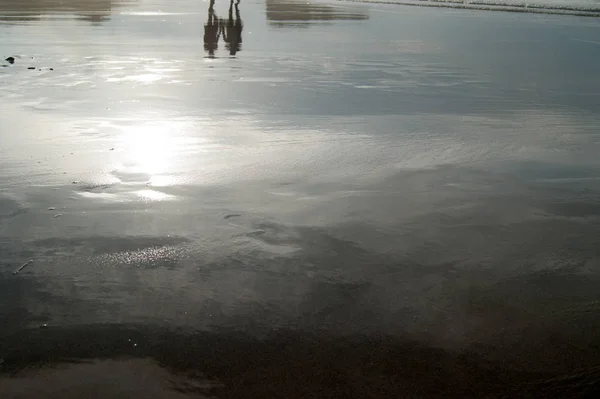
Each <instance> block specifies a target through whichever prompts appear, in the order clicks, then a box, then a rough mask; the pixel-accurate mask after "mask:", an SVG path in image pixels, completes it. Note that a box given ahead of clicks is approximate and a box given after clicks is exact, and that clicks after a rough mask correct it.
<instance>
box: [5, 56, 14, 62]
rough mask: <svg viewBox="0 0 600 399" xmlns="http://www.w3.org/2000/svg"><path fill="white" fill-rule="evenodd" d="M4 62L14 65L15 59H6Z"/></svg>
mask: <svg viewBox="0 0 600 399" xmlns="http://www.w3.org/2000/svg"><path fill="white" fill-rule="evenodd" d="M4 61H8V63H9V64H14V63H15V57H8V58H7V59H5V60H4Z"/></svg>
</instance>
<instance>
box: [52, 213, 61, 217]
mask: <svg viewBox="0 0 600 399" xmlns="http://www.w3.org/2000/svg"><path fill="white" fill-rule="evenodd" d="M61 216H62V213H57V214H56V215H54V217H55V218H59V217H61Z"/></svg>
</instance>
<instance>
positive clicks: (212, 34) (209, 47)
mask: <svg viewBox="0 0 600 399" xmlns="http://www.w3.org/2000/svg"><path fill="white" fill-rule="evenodd" d="M214 5H215V0H210V6H209V7H208V21H206V24H205V25H204V50H206V51H207V52H208V56H209V57H210V58H214V57H215V50H216V49H217V48H218V47H219V36H220V34H221V30H220V29H219V19H218V18H217V15H216V14H215V10H214V8H213V7H214Z"/></svg>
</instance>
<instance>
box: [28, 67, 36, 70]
mask: <svg viewBox="0 0 600 399" xmlns="http://www.w3.org/2000/svg"><path fill="white" fill-rule="evenodd" d="M27 69H32V70H33V69H35V67H29V68H27Z"/></svg>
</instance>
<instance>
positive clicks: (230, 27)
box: [220, 0, 244, 56]
mask: <svg viewBox="0 0 600 399" xmlns="http://www.w3.org/2000/svg"><path fill="white" fill-rule="evenodd" d="M239 4H240V0H237V1H236V3H235V20H234V19H233V8H234V4H233V0H231V2H230V3H229V20H227V21H225V20H224V19H222V20H221V22H220V25H221V32H222V33H223V40H224V41H225V48H226V49H227V50H229V55H232V56H234V55H235V54H236V53H237V52H238V51H242V29H243V28H244V24H243V23H242V18H241V17H240V9H239V8H238V5H239Z"/></svg>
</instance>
